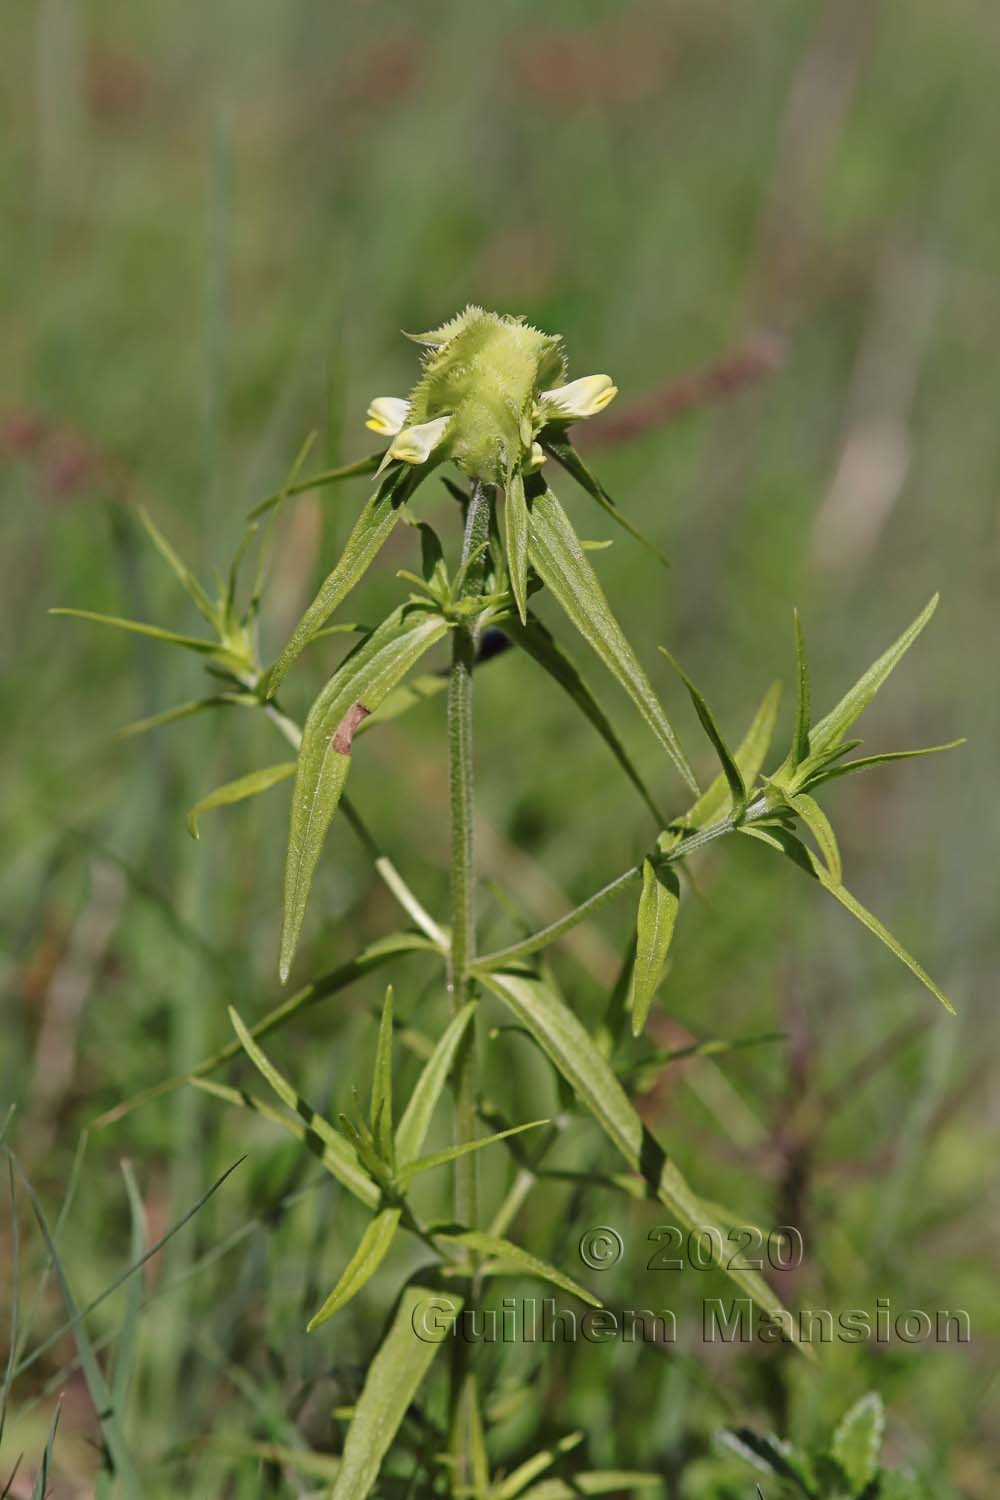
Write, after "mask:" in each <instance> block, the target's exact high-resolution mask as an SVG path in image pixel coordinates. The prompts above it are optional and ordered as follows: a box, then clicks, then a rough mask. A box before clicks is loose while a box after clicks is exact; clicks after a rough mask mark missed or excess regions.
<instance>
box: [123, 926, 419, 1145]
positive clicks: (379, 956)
mask: <svg viewBox="0 0 1000 1500" xmlns="http://www.w3.org/2000/svg"><path fill="white" fill-rule="evenodd" d="M438 952H440V947H439V945H438V944H437V943H435V942H433V941H431V940H430V939H429V938H427V937H425V936H424V935H423V934H422V933H419V932H393V933H389V934H388V936H386V937H384V938H378V939H377V940H376V941H375V942H374V943H370V944H369V945H368V946H367V947H366V948H362V950H361V952H360V953H358V954H356V955H355V956H354V958H352V959H349V960H348V962H347V963H345V964H341V965H340V966H339V967H338V968H336V969H331V970H330V972H329V973H328V974H323V975H322V976H321V977H320V978H319V979H314V980H313V981H312V983H311V984H305V985H303V986H302V988H301V989H298V990H296V991H295V993H294V994H293V995H289V996H288V998H287V999H286V1000H283V1001H282V1002H281V1004H280V1005H276V1006H274V1008H273V1009H272V1010H269V1011H268V1012H267V1014H266V1015H264V1016H262V1017H261V1019H260V1020H259V1021H256V1022H255V1023H254V1024H253V1026H252V1027H250V1031H249V1035H250V1036H251V1037H253V1038H254V1039H258V1038H260V1037H262V1036H266V1035H267V1034H268V1033H269V1032H271V1031H277V1030H278V1028H279V1027H280V1026H285V1025H287V1024H288V1022H289V1021H290V1020H291V1019H292V1017H293V1016H296V1015H298V1013H299V1011H301V1010H306V1009H308V1007H309V1006H311V1005H317V1004H318V1003H319V1002H320V1001H321V1000H328V999H329V998H330V996H331V995H339V994H340V992H341V990H344V989H346V988H347V986H348V985H350V984H353V983H354V981H355V980H356V979H360V978H361V977H362V976H363V975H364V974H369V973H371V972H372V971H373V970H374V969H379V968H381V967H382V966H383V964H387V963H391V962H392V961H393V960H394V959H395V958H398V957H400V956H401V955H403V954H406V953H438ZM240 1051H241V1046H240V1042H239V1039H238V1038H237V1039H236V1040H234V1041H231V1042H227V1044H226V1045H225V1046H224V1047H220V1048H219V1050H218V1051H217V1052H213V1053H212V1054H211V1056H209V1057H205V1058H203V1059H202V1060H201V1062H200V1063H198V1065H197V1066H196V1067H194V1068H192V1069H191V1072H190V1073H175V1074H174V1076H173V1077H172V1078H164V1079H162V1080H161V1081H160V1082H159V1083H154V1084H153V1085H152V1086H151V1087H150V1088H148V1089H143V1090H142V1092H141V1093H138V1094H133V1095H132V1096H131V1097H130V1098H128V1099H124V1100H123V1101H122V1102H121V1103H120V1104H116V1105H114V1106H113V1107H112V1108H111V1109H109V1110H106V1111H105V1112H104V1113H103V1114H101V1115H98V1117H97V1119H96V1120H95V1121H94V1122H93V1124H94V1128H95V1129H97V1128H99V1127H102V1126H105V1125H113V1124H114V1123H115V1121H117V1120H121V1119H123V1118H124V1117H125V1115H128V1114H131V1112H132V1111H133V1110H134V1109H138V1108H139V1106H140V1105H141V1104H148V1103H149V1102H150V1101H151V1100H153V1099H159V1098H162V1097H163V1095H164V1094H170V1093H172V1092H173V1091H174V1089H178V1088H180V1087H181V1085H182V1084H185V1083H187V1082H188V1081H189V1080H191V1079H195V1078H203V1077H205V1076H206V1075H207V1074H209V1073H214V1072H215V1070H216V1069H217V1068H221V1067H222V1065H223V1063H226V1062H228V1061H229V1059H230V1058H232V1057H236V1056H237V1054H238V1053H239V1052H240Z"/></svg>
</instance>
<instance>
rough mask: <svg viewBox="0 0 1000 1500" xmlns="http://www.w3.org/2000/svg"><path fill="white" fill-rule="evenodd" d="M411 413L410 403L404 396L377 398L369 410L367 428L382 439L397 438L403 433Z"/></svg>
mask: <svg viewBox="0 0 1000 1500" xmlns="http://www.w3.org/2000/svg"><path fill="white" fill-rule="evenodd" d="M409 413H410V403H409V401H407V400H406V398H405V397H404V396H376V397H375V400H374V401H373V402H372V404H371V406H369V408H368V417H367V420H366V422H365V426H366V427H370V428H371V430H372V432H377V433H379V434H380V435H381V436H382V437H395V436H396V434H397V432H402V430H403V428H404V427H405V425H406V418H407V417H408V416H409Z"/></svg>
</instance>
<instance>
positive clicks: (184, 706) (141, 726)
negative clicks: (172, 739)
mask: <svg viewBox="0 0 1000 1500" xmlns="http://www.w3.org/2000/svg"><path fill="white" fill-rule="evenodd" d="M232 705H236V706H238V707H240V708H259V707H260V699H259V698H258V697H257V695H256V693H217V694H215V695H214V696H213V697H211V698H195V699H193V700H192V701H191V702H190V703H178V704H177V705H176V707H174V708H165V709H163V710H162V712H160V713H158V714H149V715H148V717H147V718H144V719H133V720H132V723H131V724H124V725H123V726H122V728H121V729H116V730H115V732H114V738H115V739H116V740H130V739H132V738H133V737H134V736H135V735H138V734H148V733H149V731H150V730H151V729H161V728H162V727H163V726H164V725H165V724H175V723H177V721H178V720H179V719H190V718H191V717H192V715H194V714H200V713H204V711H205V710H206V709H209V708H226V707H229V706H232Z"/></svg>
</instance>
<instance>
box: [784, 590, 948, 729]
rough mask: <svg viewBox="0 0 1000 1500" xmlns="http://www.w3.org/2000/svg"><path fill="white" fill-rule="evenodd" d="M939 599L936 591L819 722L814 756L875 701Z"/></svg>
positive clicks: (848, 727) (816, 726)
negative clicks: (908, 624) (910, 623)
mask: <svg viewBox="0 0 1000 1500" xmlns="http://www.w3.org/2000/svg"><path fill="white" fill-rule="evenodd" d="M938 598H939V596H938V595H937V594H935V595H934V597H933V598H932V599H931V600H930V602H929V603H928V604H927V606H926V607H925V608H924V609H922V610H921V612H920V614H919V615H918V616H917V618H916V619H915V620H914V622H913V624H912V625H910V626H908V627H907V629H906V630H904V631H903V633H902V635H901V636H900V637H899V639H898V640H896V641H894V642H893V644H892V645H891V646H890V647H889V649H888V651H885V652H884V653H883V654H882V655H881V656H880V657H879V659H878V661H876V662H873V664H872V665H871V666H870V667H869V668H868V671H867V672H865V673H863V674H862V676H861V677H859V678H858V680H857V682H856V683H855V684H854V686H853V687H852V688H850V689H848V691H847V692H846V693H845V694H844V696H843V698H841V700H840V702H839V703H838V704H837V706H836V708H833V709H831V710H830V712H829V713H828V714H827V715H826V717H825V718H823V719H821V720H820V722H819V723H818V724H817V725H815V727H814V728H813V730H812V732H811V734H810V736H809V743H810V748H811V753H812V754H813V755H822V754H823V752H824V751H827V750H831V749H833V748H834V746H836V745H838V744H839V743H840V741H841V740H842V739H843V737H844V735H845V733H846V732H847V730H848V729H850V727H851V725H852V724H853V723H854V721H855V720H856V719H857V718H858V716H859V715H860V714H861V713H862V712H863V710H864V709H865V708H867V706H868V704H869V703H870V702H871V701H872V699H873V698H874V696H875V694H876V693H877V692H878V690H879V688H880V687H881V686H882V684H883V682H884V681H885V679H886V678H887V677H888V675H889V673H890V672H891V671H892V669H893V667H895V666H896V665H897V663H898V662H900V661H901V660H902V658H903V657H904V656H905V655H906V653H907V651H908V650H909V649H910V647H911V646H912V645H913V642H914V641H915V640H916V639H917V636H918V635H919V634H920V632H921V631H922V630H923V628H924V626H925V625H926V624H927V622H928V620H929V619H930V618H931V616H932V615H933V613H934V611H935V610H936V609H937V605H938Z"/></svg>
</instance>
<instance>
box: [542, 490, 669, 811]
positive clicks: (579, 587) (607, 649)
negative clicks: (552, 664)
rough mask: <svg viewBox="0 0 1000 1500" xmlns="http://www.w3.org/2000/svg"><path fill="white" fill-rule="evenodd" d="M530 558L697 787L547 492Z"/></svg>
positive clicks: (649, 686) (567, 523) (592, 574)
mask: <svg viewBox="0 0 1000 1500" xmlns="http://www.w3.org/2000/svg"><path fill="white" fill-rule="evenodd" d="M529 555H530V558H531V562H532V565H533V566H534V568H535V570H536V572H537V573H538V574H539V576H540V577H541V579H542V581H543V582H544V583H545V585H546V586H547V587H548V588H549V589H550V590H551V591H552V593H553V594H554V595H555V597H556V599H557V600H558V602H559V604H560V605H561V606H562V608H563V609H564V610H565V612H566V614H567V616H568V617H569V619H570V621H571V622H572V624H573V625H575V626H576V628H577V630H578V631H579V632H580V634H581V635H582V636H583V638H584V640H585V641H586V642H587V643H588V645H589V646H590V647H591V648H592V649H593V650H594V651H595V652H596V653H597V655H598V656H599V657H600V658H601V660H602V661H603V662H604V665H605V666H606V667H607V668H608V670H609V671H610V672H611V673H612V674H613V676H615V677H616V678H617V679H618V681H619V682H620V683H621V685H622V687H623V688H624V689H625V691H626V692H627V693H628V695H629V697H630V698H631V699H632V701H633V703H634V704H635V706H636V707H637V708H638V710H639V712H640V713H641V714H642V716H643V718H644V719H645V720H646V723H647V724H648V725H649V727H650V728H651V729H652V731H653V733H654V734H655V735H656V737H657V739H658V740H659V742H660V744H661V745H662V746H663V748H664V749H665V750H666V752H667V754H668V755H669V756H670V758H671V760H672V761H673V762H674V764H675V766H676V767H677V769H678V770H679V771H680V773H681V775H682V776H683V777H684V780H685V781H686V782H687V783H688V785H689V786H690V788H691V790H692V791H693V792H695V794H697V792H698V784H697V782H696V781H695V779H694V774H693V772H692V771H691V767H690V766H689V765H688V763H687V760H686V759H685V757H684V752H683V751H682V750H681V748H680V745H679V744H678V743H677V737H676V735H675V734H674V731H673V729H672V728H671V726H670V723H669V720H668V719H667V716H666V714H665V713H664V712H663V708H662V706H661V704H660V700H659V699H658V698H657V696H656V694H655V692H654V691H653V687H652V684H651V683H650V681H649V678H648V677H647V676H646V674H645V672H644V671H643V669H642V667H641V666H640V665H639V661H638V658H637V657H636V654H635V652H634V651H633V650H632V647H631V646H630V645H629V643H628V641H627V640H626V639H625V636H624V634H623V633H622V628H621V626H620V625H619V624H618V621H617V620H616V619H615V617H614V615H613V614H612V613H611V607H610V605H609V604H608V601H607V599H606V597H605V594H604V590H603V589H602V588H601V585H600V583H599V581H598V578H597V574H596V573H595V572H594V570H593V568H592V567H591V565H590V563H589V562H588V561H587V557H586V554H585V553H584V550H583V548H582V547H581V546H580V541H579V538H578V537H577V535H576V532H575V531H574V530H573V527H572V525H571V524H570V520H569V517H568V516H567V515H566V512H565V511H564V510H563V508H562V506H561V505H560V504H559V501H558V500H557V499H556V497H555V495H553V493H552V491H551V490H549V489H543V490H542V492H541V493H540V494H536V496H535V498H534V501H533V504H532V508H531V540H530V544H529Z"/></svg>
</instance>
